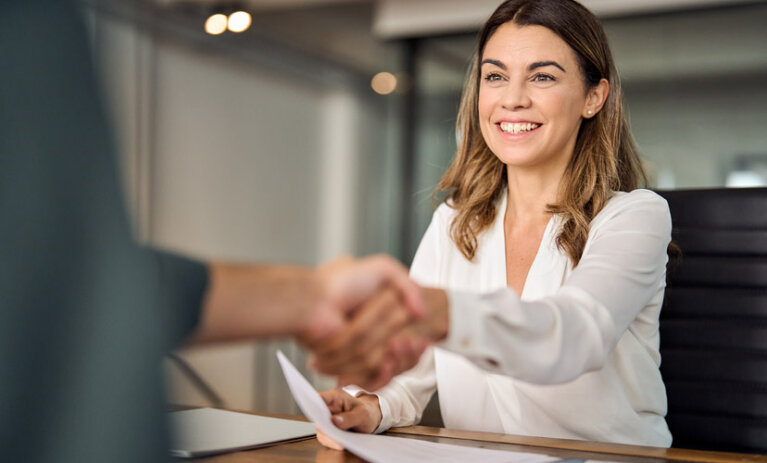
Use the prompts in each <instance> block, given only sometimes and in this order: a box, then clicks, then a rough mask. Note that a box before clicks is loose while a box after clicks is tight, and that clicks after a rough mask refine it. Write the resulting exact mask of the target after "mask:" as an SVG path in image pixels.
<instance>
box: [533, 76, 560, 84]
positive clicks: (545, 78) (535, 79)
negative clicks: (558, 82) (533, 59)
mask: <svg viewBox="0 0 767 463" xmlns="http://www.w3.org/2000/svg"><path fill="white" fill-rule="evenodd" d="M554 80H555V79H554V77H553V76H550V75H548V74H536V75H534V76H533V82H554Z"/></svg>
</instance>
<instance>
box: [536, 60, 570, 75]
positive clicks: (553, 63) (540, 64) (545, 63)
mask: <svg viewBox="0 0 767 463" xmlns="http://www.w3.org/2000/svg"><path fill="white" fill-rule="evenodd" d="M545 66H554V67H557V68H559V69H561V70H562V72H567V71H565V68H563V67H562V66H560V65H559V63H557V62H556V61H538V62H535V63H533V64H531V65H530V66H528V67H527V70H528V71H532V70H533V69H537V68H542V67H545Z"/></svg>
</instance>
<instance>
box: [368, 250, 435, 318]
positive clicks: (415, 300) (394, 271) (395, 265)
mask: <svg viewBox="0 0 767 463" xmlns="http://www.w3.org/2000/svg"><path fill="white" fill-rule="evenodd" d="M371 259H372V260H373V264H374V265H375V266H377V267H378V268H379V269H380V270H381V271H382V272H383V275H384V277H385V279H386V282H388V283H389V284H391V285H392V286H393V287H394V288H396V289H397V290H398V291H399V292H400V293H401V294H402V298H403V300H404V302H405V306H406V307H407V308H408V310H409V312H410V315H412V316H414V317H416V318H419V319H420V318H423V317H425V316H426V305H425V304H424V301H423V297H422V295H421V288H420V287H419V286H418V285H417V284H416V283H415V282H413V280H411V279H410V272H409V271H408V270H407V268H405V266H403V265H402V264H400V263H399V262H398V261H397V260H395V259H393V258H391V257H389V256H387V255H384V254H380V255H376V256H373V257H372V258H371Z"/></svg>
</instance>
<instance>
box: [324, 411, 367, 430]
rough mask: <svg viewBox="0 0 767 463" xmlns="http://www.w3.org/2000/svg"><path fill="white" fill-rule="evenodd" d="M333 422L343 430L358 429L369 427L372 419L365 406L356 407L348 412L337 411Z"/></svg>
mask: <svg viewBox="0 0 767 463" xmlns="http://www.w3.org/2000/svg"><path fill="white" fill-rule="evenodd" d="M331 419H332V421H333V424H335V425H336V427H338V428H340V429H343V430H350V429H351V430H357V428H367V427H369V426H370V423H368V421H370V419H369V417H368V415H367V413H365V409H364V408H363V407H355V408H353V409H351V410H349V411H348V412H342V413H337V414H335V415H333V416H332V418H331Z"/></svg>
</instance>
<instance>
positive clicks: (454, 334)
mask: <svg viewBox="0 0 767 463" xmlns="http://www.w3.org/2000/svg"><path fill="white" fill-rule="evenodd" d="M620 199H621V200H620V201H617V204H618V205H617V206H615V207H610V206H613V204H612V203H613V201H611V203H609V204H608V206H607V207H605V209H604V210H603V211H602V213H600V214H599V215H598V217H597V218H596V219H595V220H594V222H593V223H592V228H591V231H590V236H589V240H588V242H587V244H586V248H585V250H584V253H583V256H582V258H581V260H580V263H579V264H578V266H577V267H575V269H574V270H573V271H572V273H571V275H570V277H569V278H568V279H567V280H566V281H565V283H564V285H563V286H562V287H561V288H560V289H559V290H558V291H557V292H556V293H555V294H553V295H551V296H549V297H545V298H542V299H538V300H535V301H529V302H528V301H521V300H520V299H519V297H518V296H517V295H516V293H515V292H514V291H512V290H510V289H508V288H504V289H502V290H498V291H496V292H493V293H489V294H472V293H467V292H459V291H449V292H448V299H449V303H450V332H449V335H448V337H447V339H446V340H445V341H443V342H442V343H441V345H440V347H442V348H444V349H447V350H450V351H452V352H455V353H458V354H461V355H463V356H465V357H467V358H468V359H469V360H471V361H472V362H473V363H475V364H476V365H477V366H478V367H480V368H482V369H485V370H487V371H490V372H493V373H499V374H505V375H509V376H513V377H514V378H516V379H519V380H523V381H527V382H531V383H537V384H558V383H564V382H568V381H571V380H573V379H575V378H577V377H579V376H580V375H582V374H583V373H586V372H589V371H594V370H597V369H599V368H601V367H602V365H603V364H604V363H605V360H606V358H607V357H608V355H609V354H610V352H611V351H612V349H613V348H614V347H615V345H616V344H617V343H618V340H619V339H620V337H621V336H622V334H623V333H624V331H625V330H626V329H627V328H628V327H629V325H630V324H631V323H632V321H633V320H634V319H635V318H636V317H637V316H638V314H639V313H640V311H641V310H642V309H643V308H644V307H645V306H646V305H647V304H648V302H649V301H650V300H651V299H652V298H653V297H654V296H655V295H656V294H657V293H658V292H659V291H662V289H663V287H664V286H665V274H666V273H665V272H666V261H667V255H666V249H667V246H668V244H669V242H670V239H671V216H670V213H669V209H668V205H667V203H666V201H665V200H664V199H663V198H661V197H660V196H658V195H657V194H655V193H653V192H650V191H647V190H638V191H635V192H632V193H630V194H627V195H625V196H624V197H622V198H620Z"/></svg>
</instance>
